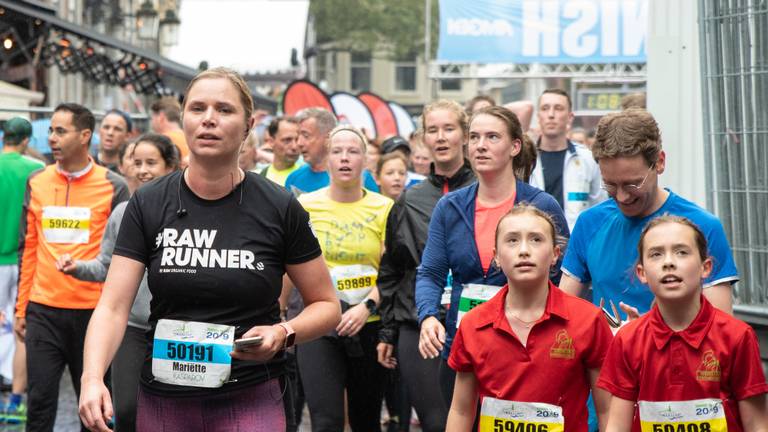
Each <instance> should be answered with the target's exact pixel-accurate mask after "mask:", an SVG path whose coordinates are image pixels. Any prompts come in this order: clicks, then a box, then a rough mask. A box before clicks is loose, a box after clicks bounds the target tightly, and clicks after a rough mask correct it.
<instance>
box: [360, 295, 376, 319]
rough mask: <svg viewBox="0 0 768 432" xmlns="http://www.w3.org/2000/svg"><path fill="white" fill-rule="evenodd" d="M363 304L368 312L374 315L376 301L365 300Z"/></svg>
mask: <svg viewBox="0 0 768 432" xmlns="http://www.w3.org/2000/svg"><path fill="white" fill-rule="evenodd" d="M363 303H365V307H366V308H368V312H370V313H371V315H373V314H375V313H376V301H375V300H374V299H371V298H369V299H365V301H364V302H363Z"/></svg>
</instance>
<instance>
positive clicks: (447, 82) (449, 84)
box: [440, 65, 461, 91]
mask: <svg viewBox="0 0 768 432" xmlns="http://www.w3.org/2000/svg"><path fill="white" fill-rule="evenodd" d="M449 72H455V73H460V72H461V68H460V67H458V66H454V65H441V66H440V73H443V74H444V73H449ZM440 90H441V91H461V79H459V78H448V79H445V78H444V79H441V80H440Z"/></svg>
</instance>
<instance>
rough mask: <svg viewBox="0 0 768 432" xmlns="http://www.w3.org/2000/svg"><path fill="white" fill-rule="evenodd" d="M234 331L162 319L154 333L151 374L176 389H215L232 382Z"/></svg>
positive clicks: (214, 325)
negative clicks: (180, 386) (186, 387)
mask: <svg viewBox="0 0 768 432" xmlns="http://www.w3.org/2000/svg"><path fill="white" fill-rule="evenodd" d="M234 339H235V328H234V327H233V326H228V325H222V324H208V323H201V322H194V321H177V320H169V319H161V320H159V321H158V322H157V328H156V329H155V342H154V346H153V348H152V374H153V375H154V376H155V380H157V381H159V382H162V383H165V384H174V385H183V386H192V387H206V388H215V387H221V386H222V385H223V384H224V383H225V382H227V381H228V380H229V374H230V372H231V369H232V358H231V357H230V356H229V353H230V352H231V351H232V345H233V343H232V342H233V341H234Z"/></svg>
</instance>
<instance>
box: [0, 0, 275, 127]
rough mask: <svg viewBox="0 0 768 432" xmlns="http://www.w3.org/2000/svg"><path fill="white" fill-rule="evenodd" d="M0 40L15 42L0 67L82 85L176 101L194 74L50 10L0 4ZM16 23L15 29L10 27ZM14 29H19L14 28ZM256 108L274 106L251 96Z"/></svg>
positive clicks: (3, 0)
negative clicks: (33, 70) (56, 73)
mask: <svg viewBox="0 0 768 432" xmlns="http://www.w3.org/2000/svg"><path fill="white" fill-rule="evenodd" d="M0 10H1V11H2V12H3V13H2V15H0V17H1V18H2V19H1V20H0V22H1V23H0V39H1V38H2V36H3V35H6V34H7V35H10V37H12V38H14V39H16V40H17V43H16V44H15V45H14V46H13V49H12V50H7V49H6V50H3V49H0V67H2V66H3V65H4V63H10V62H13V61H15V62H17V63H18V61H19V59H21V61H24V60H26V61H27V62H28V63H31V64H34V65H37V64H42V65H45V66H46V67H51V66H54V65H55V66H57V67H58V68H59V70H61V72H62V73H65V74H66V73H78V74H81V75H83V77H84V78H85V79H86V80H89V81H92V82H96V83H100V84H111V85H114V86H120V87H130V88H132V89H133V90H134V91H136V92H137V93H142V94H154V95H158V96H162V95H170V94H175V95H181V94H183V93H184V90H185V88H186V86H187V84H188V83H189V81H190V80H191V79H192V78H193V77H194V76H195V74H196V73H197V71H196V70H195V69H193V68H190V67H188V66H185V65H183V64H181V63H178V62H175V61H173V60H170V59H168V58H166V57H163V56H161V55H159V54H157V53H155V52H152V51H149V50H146V49H143V48H139V47H136V46H133V45H130V44H128V43H125V42H123V41H121V40H118V39H115V38H113V37H110V36H107V35H104V34H101V33H99V32H96V31H93V30H91V29H88V28H85V27H83V26H80V25H77V24H74V23H71V22H69V21H66V20H63V19H61V18H58V17H56V16H55V15H53V14H52V12H51V10H50V9H48V10H46V9H45V8H44V7H37V6H35V5H34V4H33V3H28V2H23V1H19V0H0ZM14 23H16V26H14ZM16 27H19V28H16ZM253 97H254V102H255V103H256V105H257V106H259V107H261V108H265V109H267V110H269V111H271V112H274V111H275V109H276V108H277V102H276V101H274V100H272V99H269V98H267V97H265V96H263V95H260V94H253Z"/></svg>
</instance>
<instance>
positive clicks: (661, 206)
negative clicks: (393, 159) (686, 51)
mask: <svg viewBox="0 0 768 432" xmlns="http://www.w3.org/2000/svg"><path fill="white" fill-rule="evenodd" d="M592 153H593V154H594V157H595V160H597V162H598V164H599V165H600V171H601V173H602V177H603V188H604V189H605V190H606V192H608V195H609V196H610V197H611V199H609V200H607V201H604V202H603V203H601V204H599V205H597V206H595V207H592V208H590V209H589V210H586V211H585V212H583V213H582V214H581V215H580V216H579V219H578V220H577V221H576V226H575V227H574V229H573V231H572V232H571V238H570V240H569V242H568V249H567V251H566V254H565V258H564V259H563V266H562V270H563V277H562V280H561V281H560V288H561V289H562V290H563V291H566V292H568V293H571V294H574V295H579V294H580V293H581V291H582V289H583V288H584V287H585V286H586V285H587V284H589V283H592V291H593V292H592V299H593V302H594V303H595V304H599V303H600V301H601V300H605V303H606V304H608V302H609V300H612V301H613V302H614V303H615V304H616V305H619V304H620V303H622V305H621V309H622V310H621V314H622V317H625V314H626V313H627V312H630V313H631V314H634V313H635V312H637V313H645V312H647V311H648V310H649V309H650V307H651V302H652V301H653V294H652V293H651V291H650V290H649V289H648V287H647V286H646V285H645V284H643V283H641V282H640V280H639V279H638V278H637V277H636V276H635V271H634V270H635V264H636V262H637V258H638V253H637V243H638V240H639V239H640V233H641V231H642V230H643V228H644V227H645V225H646V224H647V223H648V221H650V220H651V219H653V218H655V217H656V216H661V215H663V214H671V215H675V216H682V217H685V218H688V219H690V220H691V221H693V222H694V223H695V224H696V225H698V227H699V228H700V229H701V231H702V232H703V233H704V235H705V236H706V238H707V242H708V246H709V255H710V256H711V257H712V258H713V261H714V268H713V269H712V274H711V275H710V276H709V278H707V279H706V280H705V282H704V296H705V297H707V299H708V300H709V301H710V302H712V304H713V305H714V306H715V307H717V308H719V309H720V310H723V311H725V312H728V313H732V307H733V302H732V297H731V295H732V284H734V283H736V282H737V281H738V280H739V275H738V271H737V270H736V264H735V263H734V260H733V255H732V254H731V248H730V246H729V244H728V240H727V239H726V237H725V232H724V230H723V226H722V224H721V223H720V220H719V219H718V218H717V217H716V216H715V215H713V214H711V213H709V212H707V211H706V210H704V209H702V208H701V207H699V206H697V205H696V204H694V203H692V202H690V201H688V200H686V199H684V198H682V197H681V196H679V195H676V194H675V193H673V192H672V191H670V190H668V189H663V188H661V187H660V186H659V184H658V177H659V175H661V174H662V173H663V172H664V164H665V154H664V151H663V150H662V149H661V135H660V132H659V126H658V124H657V123H656V120H655V119H654V118H653V116H652V115H651V114H650V113H648V112H647V111H645V110H643V109H630V110H626V111H622V112H619V113H613V114H609V115H607V116H605V117H603V118H602V119H601V120H600V123H599V124H598V128H597V136H596V140H595V144H594V146H593V147H592Z"/></svg>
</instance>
